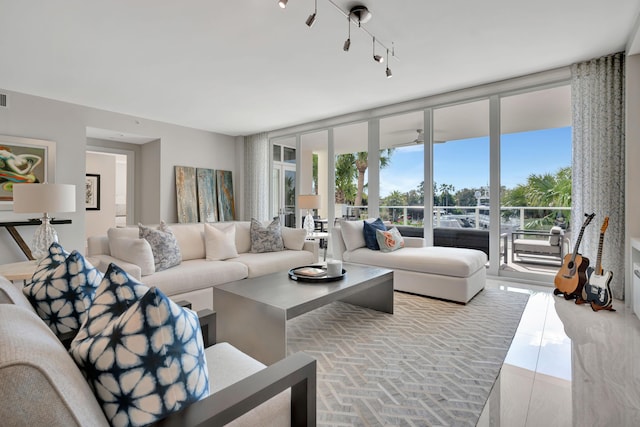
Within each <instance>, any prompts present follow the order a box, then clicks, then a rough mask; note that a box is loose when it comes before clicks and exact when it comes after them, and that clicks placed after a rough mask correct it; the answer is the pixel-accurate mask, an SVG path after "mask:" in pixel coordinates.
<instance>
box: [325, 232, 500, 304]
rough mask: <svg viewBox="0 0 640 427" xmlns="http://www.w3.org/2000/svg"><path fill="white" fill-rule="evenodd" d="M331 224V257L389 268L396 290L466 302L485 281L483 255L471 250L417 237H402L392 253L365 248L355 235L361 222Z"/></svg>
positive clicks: (478, 290) (485, 258)
mask: <svg viewBox="0 0 640 427" xmlns="http://www.w3.org/2000/svg"><path fill="white" fill-rule="evenodd" d="M342 226H343V227H349V230H347V229H345V230H344V232H343V230H342V227H340V226H336V227H333V229H332V231H331V233H332V234H331V242H332V248H333V256H334V258H336V259H342V260H343V261H344V262H349V263H354V264H361V265H373V266H377V267H384V268H389V269H392V270H393V286H394V289H395V290H397V291H404V292H411V293H415V294H420V295H425V296H430V297H435V298H441V299H445V300H450V301H456V302H460V303H464V304H466V303H467V302H469V300H471V298H473V297H474V296H475V295H476V294H477V293H478V292H480V291H481V290H482V289H483V288H484V286H485V282H486V274H487V273H486V267H485V265H486V263H487V255H486V254H485V253H484V252H482V251H479V250H475V249H463V248H448V247H436V246H430V247H426V246H424V239H423V238H420V237H404V247H403V248H401V249H398V250H395V251H393V252H382V251H377V250H371V249H368V248H367V247H366V246H365V244H364V238H363V237H361V236H359V235H358V228H359V230H360V233H362V229H363V221H349V223H348V224H344V223H343V225H342Z"/></svg>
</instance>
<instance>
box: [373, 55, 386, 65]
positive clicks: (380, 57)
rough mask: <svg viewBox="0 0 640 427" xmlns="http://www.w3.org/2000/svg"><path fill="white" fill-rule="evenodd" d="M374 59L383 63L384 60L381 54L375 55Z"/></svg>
mask: <svg viewBox="0 0 640 427" xmlns="http://www.w3.org/2000/svg"><path fill="white" fill-rule="evenodd" d="M373 60H374V61H376V62H379V63H381V64H382V63H383V62H384V58H383V57H382V56H380V55H373Z"/></svg>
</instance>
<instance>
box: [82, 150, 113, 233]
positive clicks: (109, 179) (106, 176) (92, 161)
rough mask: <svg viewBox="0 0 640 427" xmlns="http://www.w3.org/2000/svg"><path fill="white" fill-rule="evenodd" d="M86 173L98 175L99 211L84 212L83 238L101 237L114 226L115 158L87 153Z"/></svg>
mask: <svg viewBox="0 0 640 427" xmlns="http://www.w3.org/2000/svg"><path fill="white" fill-rule="evenodd" d="M87 173H91V174H98V175H100V210H98V211H86V214H85V236H86V237H91V236H101V235H105V234H106V233H107V230H108V229H109V228H111V227H115V225H116V205H115V199H116V158H115V156H113V155H110V154H100V153H87Z"/></svg>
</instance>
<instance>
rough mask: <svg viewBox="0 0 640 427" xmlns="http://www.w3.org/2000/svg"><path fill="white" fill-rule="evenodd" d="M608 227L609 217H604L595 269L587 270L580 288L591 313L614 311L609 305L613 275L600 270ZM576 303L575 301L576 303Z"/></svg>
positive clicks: (611, 300) (611, 299)
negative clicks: (584, 282) (584, 280)
mask: <svg viewBox="0 0 640 427" xmlns="http://www.w3.org/2000/svg"><path fill="white" fill-rule="evenodd" d="M608 226H609V217H608V216H607V217H605V218H604V221H603V223H602V228H600V241H599V243H598V258H597V260H596V267H595V269H594V268H591V267H589V268H588V269H587V277H588V281H587V283H586V284H585V285H584V288H582V299H584V301H585V302H588V303H590V304H591V308H592V309H593V311H600V310H611V311H615V310H614V309H613V307H612V305H611V303H612V302H613V298H612V296H611V287H610V286H609V284H610V283H611V279H613V273H612V272H610V271H603V269H602V247H603V244H604V233H605V231H607V227H608ZM577 302H578V301H576V303H577Z"/></svg>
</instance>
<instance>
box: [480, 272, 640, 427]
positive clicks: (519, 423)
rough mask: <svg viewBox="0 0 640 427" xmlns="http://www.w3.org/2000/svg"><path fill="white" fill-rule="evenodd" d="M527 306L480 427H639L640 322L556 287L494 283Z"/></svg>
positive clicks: (621, 307)
mask: <svg viewBox="0 0 640 427" xmlns="http://www.w3.org/2000/svg"><path fill="white" fill-rule="evenodd" d="M487 286H489V287H495V288H501V289H506V290H508V291H512V292H527V293H529V294H530V298H529V302H528V304H527V307H526V309H525V311H524V313H523V315H522V320H521V321H520V325H519V326H518V330H517V332H516V335H515V337H514V339H513V343H512V344H511V348H510V350H509V353H508V354H507V357H506V359H505V362H504V365H503V367H502V371H501V374H500V377H499V378H498V381H497V382H496V385H495V386H494V389H493V391H492V393H491V395H490V397H489V400H488V402H487V405H486V406H485V409H484V411H483V413H482V415H481V417H480V420H479V421H478V426H482V427H484V426H491V427H498V426H502V427H536V426H544V427H553V426H581V427H582V426H598V427H599V426H616V427H618V426H620V427H623V426H640V320H639V319H638V318H637V317H636V316H635V315H634V314H633V313H632V311H631V309H628V308H626V307H625V306H624V303H623V302H620V301H615V302H614V304H613V306H614V308H615V309H616V310H617V311H615V312H608V311H601V312H597V313H596V312H593V311H592V310H591V308H590V307H589V306H586V305H581V306H578V305H575V304H574V303H573V301H566V300H565V299H564V298H562V297H558V296H554V295H553V288H551V287H541V286H532V285H524V284H515V283H512V282H508V281H506V280H495V279H489V280H488V282H487Z"/></svg>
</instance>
